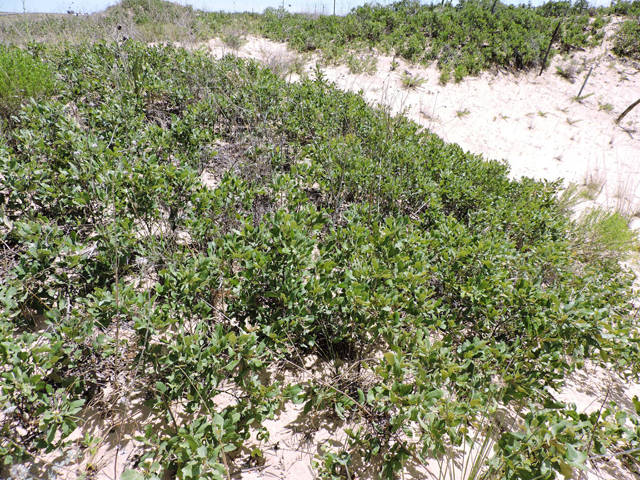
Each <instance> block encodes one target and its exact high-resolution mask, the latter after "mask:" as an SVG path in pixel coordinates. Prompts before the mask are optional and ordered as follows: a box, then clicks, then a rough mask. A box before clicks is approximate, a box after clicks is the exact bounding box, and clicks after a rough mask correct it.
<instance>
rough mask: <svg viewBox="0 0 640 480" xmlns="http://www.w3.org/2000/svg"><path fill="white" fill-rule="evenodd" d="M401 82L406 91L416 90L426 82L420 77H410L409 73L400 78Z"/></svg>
mask: <svg viewBox="0 0 640 480" xmlns="http://www.w3.org/2000/svg"><path fill="white" fill-rule="evenodd" d="M400 81H401V82H402V86H403V87H404V88H406V89H407V90H416V89H417V88H419V87H421V86H422V85H423V84H424V83H425V82H426V81H427V79H426V78H422V77H421V76H420V75H412V74H410V73H407V72H404V73H403V74H402V77H401V78H400Z"/></svg>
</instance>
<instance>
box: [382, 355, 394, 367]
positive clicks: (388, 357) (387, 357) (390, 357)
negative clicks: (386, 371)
mask: <svg viewBox="0 0 640 480" xmlns="http://www.w3.org/2000/svg"><path fill="white" fill-rule="evenodd" d="M384 359H385V360H386V361H387V363H388V364H389V365H393V364H394V363H396V356H395V354H394V353H393V352H387V353H385V354H384Z"/></svg>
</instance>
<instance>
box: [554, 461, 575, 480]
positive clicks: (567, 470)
mask: <svg viewBox="0 0 640 480" xmlns="http://www.w3.org/2000/svg"><path fill="white" fill-rule="evenodd" d="M558 464H559V465H560V473H561V474H562V475H563V476H564V478H566V479H567V480H568V479H570V478H573V468H571V466H570V465H568V464H567V463H565V462H563V461H562V460H559V461H558Z"/></svg>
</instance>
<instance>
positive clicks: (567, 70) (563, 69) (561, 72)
mask: <svg viewBox="0 0 640 480" xmlns="http://www.w3.org/2000/svg"><path fill="white" fill-rule="evenodd" d="M577 73H578V72H577V68H576V66H575V65H572V64H571V65H567V66H560V65H558V66H556V75H558V76H559V77H562V78H564V79H565V80H568V81H569V82H571V83H575V81H576V74H577Z"/></svg>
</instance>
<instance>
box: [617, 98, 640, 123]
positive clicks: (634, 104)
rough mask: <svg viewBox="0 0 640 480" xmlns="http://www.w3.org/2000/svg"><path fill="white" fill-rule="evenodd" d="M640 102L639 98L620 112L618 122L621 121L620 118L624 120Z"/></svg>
mask: <svg viewBox="0 0 640 480" xmlns="http://www.w3.org/2000/svg"><path fill="white" fill-rule="evenodd" d="M638 104H640V98H639V99H638V100H636V101H635V102H633V103H632V104H631V105H629V107H628V108H627V109H626V110H625V111H624V112H622V113H621V114H620V116H619V117H618V118H617V120H616V123H620V120H622V119H623V118H624V117H625V116H626V115H627V113H629V112H630V111H631V110H633V109H634V107H636V106H637V105H638Z"/></svg>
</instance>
